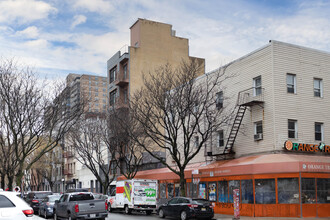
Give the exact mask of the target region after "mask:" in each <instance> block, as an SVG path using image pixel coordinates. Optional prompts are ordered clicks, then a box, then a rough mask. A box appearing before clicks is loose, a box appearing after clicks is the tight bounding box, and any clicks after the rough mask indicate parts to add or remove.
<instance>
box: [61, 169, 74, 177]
mask: <svg viewBox="0 0 330 220" xmlns="http://www.w3.org/2000/svg"><path fill="white" fill-rule="evenodd" d="M63 173H64V175H67V176H72V175H73V172H72V170H69V169H64V171H63Z"/></svg>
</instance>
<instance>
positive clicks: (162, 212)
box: [158, 209, 165, 218]
mask: <svg viewBox="0 0 330 220" xmlns="http://www.w3.org/2000/svg"><path fill="white" fill-rule="evenodd" d="M158 215H159V218H165V215H164V211H163V209H159V211H158Z"/></svg>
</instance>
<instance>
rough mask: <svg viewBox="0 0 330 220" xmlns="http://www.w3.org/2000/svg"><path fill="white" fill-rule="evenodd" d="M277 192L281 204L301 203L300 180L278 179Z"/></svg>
mask: <svg viewBox="0 0 330 220" xmlns="http://www.w3.org/2000/svg"><path fill="white" fill-rule="evenodd" d="M277 190H278V203H279V204H293V203H299V184H298V178H278V179H277Z"/></svg>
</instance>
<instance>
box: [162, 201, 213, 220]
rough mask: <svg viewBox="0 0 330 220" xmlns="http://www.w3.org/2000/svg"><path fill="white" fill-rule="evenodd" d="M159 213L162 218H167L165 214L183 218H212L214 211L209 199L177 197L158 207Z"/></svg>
mask: <svg viewBox="0 0 330 220" xmlns="http://www.w3.org/2000/svg"><path fill="white" fill-rule="evenodd" d="M158 215H159V217H161V218H165V216H170V217H179V218H180V219H181V220H186V219H189V218H206V219H212V218H213V216H214V211H213V207H212V205H211V203H210V202H209V201H208V200H205V199H191V198H186V197H175V198H173V199H171V200H169V201H168V202H167V203H165V204H163V205H161V206H160V207H159V208H158Z"/></svg>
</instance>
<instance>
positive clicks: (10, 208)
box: [0, 191, 33, 220]
mask: <svg viewBox="0 0 330 220" xmlns="http://www.w3.org/2000/svg"><path fill="white" fill-rule="evenodd" d="M32 218H33V209H32V208H31V207H30V206H29V205H28V204H27V203H26V202H25V201H24V200H22V199H21V198H20V197H18V196H17V193H16V192H3V191H1V192H0V219H1V220H12V219H15V220H27V219H32Z"/></svg>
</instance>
